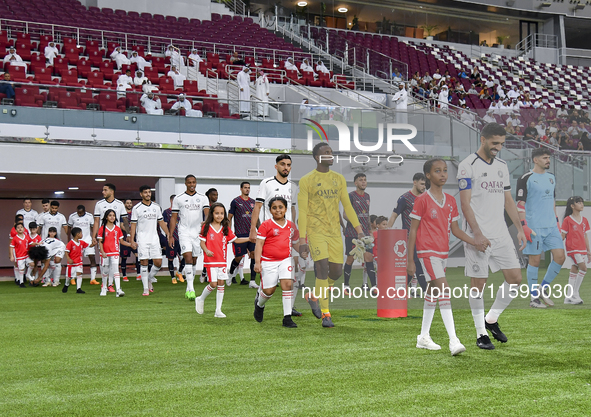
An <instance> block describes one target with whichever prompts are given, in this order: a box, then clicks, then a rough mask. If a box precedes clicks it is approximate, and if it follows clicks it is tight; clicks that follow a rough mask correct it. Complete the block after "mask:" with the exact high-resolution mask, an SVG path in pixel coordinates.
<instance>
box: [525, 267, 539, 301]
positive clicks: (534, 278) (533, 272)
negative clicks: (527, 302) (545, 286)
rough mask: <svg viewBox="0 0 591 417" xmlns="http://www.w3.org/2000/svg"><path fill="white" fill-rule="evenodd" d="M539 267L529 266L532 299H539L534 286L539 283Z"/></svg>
mask: <svg viewBox="0 0 591 417" xmlns="http://www.w3.org/2000/svg"><path fill="white" fill-rule="evenodd" d="M538 269H539V268H538V267H537V266H532V265H528V266H527V286H528V287H529V293H530V294H531V299H532V300H533V299H534V298H538V297H539V294H538V290H537V289H536V290H535V291H534V290H533V286H534V284H537V283H538Z"/></svg>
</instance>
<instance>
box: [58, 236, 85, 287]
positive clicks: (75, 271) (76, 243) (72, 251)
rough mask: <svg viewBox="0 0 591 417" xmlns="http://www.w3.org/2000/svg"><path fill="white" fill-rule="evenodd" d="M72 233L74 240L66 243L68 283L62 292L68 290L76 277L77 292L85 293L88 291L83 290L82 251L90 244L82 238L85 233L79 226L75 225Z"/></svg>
mask: <svg viewBox="0 0 591 417" xmlns="http://www.w3.org/2000/svg"><path fill="white" fill-rule="evenodd" d="M71 234H72V240H70V241H69V242H68V244H67V245H66V261H67V262H68V267H67V270H66V283H65V284H64V288H62V292H63V293H66V292H68V287H69V286H70V280H72V281H74V279H75V280H76V293H77V294H85V293H86V292H85V291H82V252H83V251H84V249H86V248H87V247H89V245H88V243H86V242H85V241H83V240H82V235H83V233H82V229H80V228H79V227H74V228H73V229H72V232H71ZM90 246H92V245H90Z"/></svg>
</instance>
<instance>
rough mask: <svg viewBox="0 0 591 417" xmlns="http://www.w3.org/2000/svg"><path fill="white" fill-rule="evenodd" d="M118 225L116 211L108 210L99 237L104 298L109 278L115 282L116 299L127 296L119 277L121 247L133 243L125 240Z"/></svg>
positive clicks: (102, 294)
mask: <svg viewBox="0 0 591 417" xmlns="http://www.w3.org/2000/svg"><path fill="white" fill-rule="evenodd" d="M116 223H117V216H115V211H114V210H113V209H109V210H107V211H106V212H105V215H104V217H103V221H102V224H101V227H99V231H98V236H97V240H98V241H99V249H100V253H101V272H102V276H103V280H102V281H103V282H102V287H101V293H100V295H101V296H102V297H104V296H106V295H107V291H108V285H109V278H112V279H113V280H114V281H115V288H116V297H123V296H124V295H125V293H124V292H123V290H122V289H121V278H120V275H119V256H120V255H119V251H120V246H119V245H123V246H131V243H128V242H126V241H125V240H123V232H122V231H121V229H120V228H119V226H117V224H116Z"/></svg>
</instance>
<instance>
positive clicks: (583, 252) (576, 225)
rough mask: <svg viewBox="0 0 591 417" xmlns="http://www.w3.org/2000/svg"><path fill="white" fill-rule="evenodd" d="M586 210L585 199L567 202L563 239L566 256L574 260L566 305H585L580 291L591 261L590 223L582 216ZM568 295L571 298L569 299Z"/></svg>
mask: <svg viewBox="0 0 591 417" xmlns="http://www.w3.org/2000/svg"><path fill="white" fill-rule="evenodd" d="M584 208H585V202H584V201H583V197H579V196H574V197H570V198H569V199H568V200H567V202H566V210H565V212H564V221H563V222H562V227H561V228H560V229H561V232H562V238H563V239H566V254H567V255H568V256H569V257H570V258H571V259H572V260H573V266H571V268H570V274H569V277H568V283H569V285H570V286H571V288H572V293H571V291H567V289H565V290H564V293H565V298H564V304H583V300H582V299H581V296H580V295H579V290H580V288H581V284H582V283H583V278H585V274H586V273H587V263H588V262H589V261H590V260H591V250H590V248H589V237H588V236H587V232H588V231H589V222H588V221H587V219H586V218H584V217H583V216H582V215H581V213H582V212H583V209H584ZM568 294H571V296H570V297H567V296H566V295H568Z"/></svg>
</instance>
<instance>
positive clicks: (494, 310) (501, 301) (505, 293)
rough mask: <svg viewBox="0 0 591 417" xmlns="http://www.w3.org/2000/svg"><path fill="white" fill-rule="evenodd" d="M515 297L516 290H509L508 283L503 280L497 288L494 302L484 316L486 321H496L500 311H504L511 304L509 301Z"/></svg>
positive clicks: (490, 322) (491, 322)
mask: <svg viewBox="0 0 591 417" xmlns="http://www.w3.org/2000/svg"><path fill="white" fill-rule="evenodd" d="M515 297H517V291H516V290H513V291H511V287H510V286H509V283H508V282H507V281H504V282H503V285H501V286H500V287H499V289H498V290H497V298H495V302H494V303H493V305H492V306H491V308H490V310H489V311H488V314H487V315H486V317H485V318H484V319H485V320H486V322H487V323H489V324H493V323H496V322H497V321H498V319H499V316H500V315H501V313H502V312H503V311H505V309H506V308H507V307H509V304H511V301H513V299H514V298H515Z"/></svg>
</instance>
